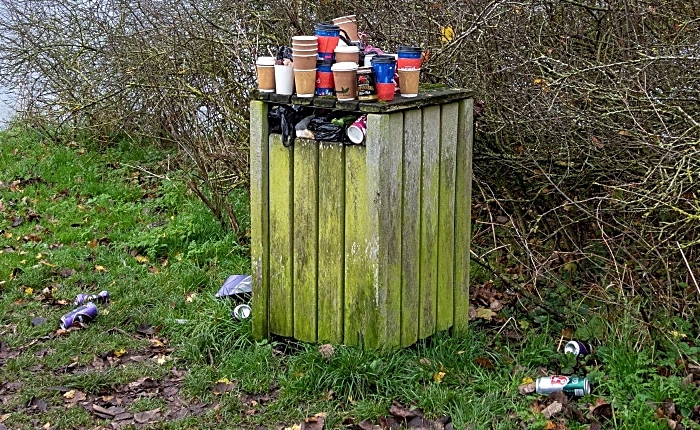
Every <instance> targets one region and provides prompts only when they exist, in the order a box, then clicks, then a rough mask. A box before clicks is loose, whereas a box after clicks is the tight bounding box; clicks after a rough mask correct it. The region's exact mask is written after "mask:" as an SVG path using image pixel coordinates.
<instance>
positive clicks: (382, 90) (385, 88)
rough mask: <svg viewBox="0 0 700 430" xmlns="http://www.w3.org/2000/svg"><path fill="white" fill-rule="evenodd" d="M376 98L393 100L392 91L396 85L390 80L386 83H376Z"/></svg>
mask: <svg viewBox="0 0 700 430" xmlns="http://www.w3.org/2000/svg"><path fill="white" fill-rule="evenodd" d="M376 85H377V99H379V100H384V101H387V102H390V101H392V100H394V91H395V90H396V85H395V84H394V83H393V82H391V83H388V84H380V83H377V84H376Z"/></svg>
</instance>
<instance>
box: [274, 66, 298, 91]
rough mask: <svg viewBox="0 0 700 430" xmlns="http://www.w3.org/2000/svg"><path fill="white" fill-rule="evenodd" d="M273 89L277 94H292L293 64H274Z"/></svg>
mask: <svg viewBox="0 0 700 430" xmlns="http://www.w3.org/2000/svg"><path fill="white" fill-rule="evenodd" d="M275 91H276V92H277V94H283V95H286V96H290V95H292V94H294V66H292V65H289V66H285V65H283V64H275Z"/></svg>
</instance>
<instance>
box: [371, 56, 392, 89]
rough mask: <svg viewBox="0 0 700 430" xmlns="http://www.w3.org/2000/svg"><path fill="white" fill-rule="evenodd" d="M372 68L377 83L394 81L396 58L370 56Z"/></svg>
mask: <svg viewBox="0 0 700 430" xmlns="http://www.w3.org/2000/svg"><path fill="white" fill-rule="evenodd" d="M372 69H373V70H374V76H375V77H376V79H377V83H378V84H391V83H393V82H394V73H395V72H396V58H394V57H393V56H384V55H377V56H375V57H374V58H372Z"/></svg>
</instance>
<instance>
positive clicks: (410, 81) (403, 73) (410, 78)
mask: <svg viewBox="0 0 700 430" xmlns="http://www.w3.org/2000/svg"><path fill="white" fill-rule="evenodd" d="M399 82H400V83H401V97H416V96H417V95H418V83H419V82H420V69H399Z"/></svg>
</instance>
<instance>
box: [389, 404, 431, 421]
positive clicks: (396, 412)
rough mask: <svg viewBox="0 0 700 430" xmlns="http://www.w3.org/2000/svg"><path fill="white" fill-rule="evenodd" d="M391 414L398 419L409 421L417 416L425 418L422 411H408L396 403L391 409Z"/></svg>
mask: <svg viewBox="0 0 700 430" xmlns="http://www.w3.org/2000/svg"><path fill="white" fill-rule="evenodd" d="M389 413H390V414H391V415H393V416H395V417H396V418H401V419H404V420H406V419H409V418H413V417H417V416H423V412H422V411H421V410H420V409H406V408H405V407H404V406H403V405H402V404H401V403H398V402H394V403H393V404H392V405H391V407H390V408H389Z"/></svg>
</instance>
